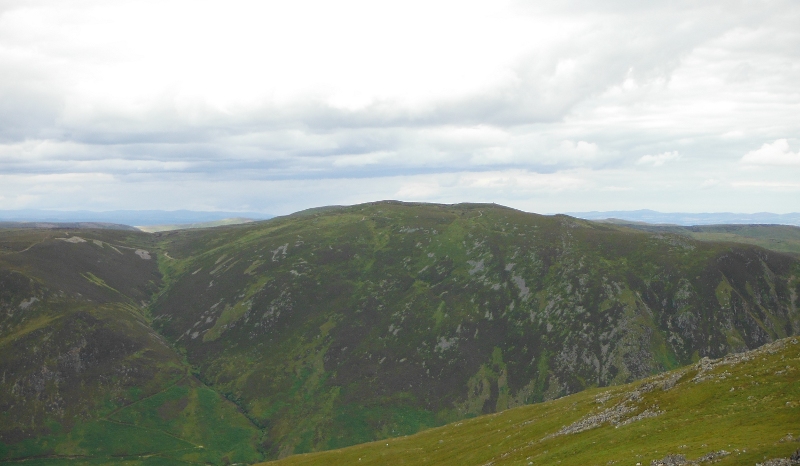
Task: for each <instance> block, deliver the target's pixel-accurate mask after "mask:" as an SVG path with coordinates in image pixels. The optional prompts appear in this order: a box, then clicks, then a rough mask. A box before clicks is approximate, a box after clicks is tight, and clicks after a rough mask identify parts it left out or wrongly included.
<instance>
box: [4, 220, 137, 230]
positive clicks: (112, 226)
mask: <svg viewBox="0 0 800 466" xmlns="http://www.w3.org/2000/svg"><path fill="white" fill-rule="evenodd" d="M0 228H46V229H56V228H60V229H63V228H72V229H100V230H136V228H134V227H132V226H130V225H120V224H118V223H104V222H3V221H0Z"/></svg>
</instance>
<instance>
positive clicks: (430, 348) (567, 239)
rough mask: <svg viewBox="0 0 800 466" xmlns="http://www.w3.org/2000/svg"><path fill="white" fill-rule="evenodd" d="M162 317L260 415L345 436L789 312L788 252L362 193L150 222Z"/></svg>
mask: <svg viewBox="0 0 800 466" xmlns="http://www.w3.org/2000/svg"><path fill="white" fill-rule="evenodd" d="M159 238H160V239H159V241H160V244H161V246H162V247H163V248H164V250H165V251H166V252H167V254H168V259H166V260H164V261H163V262H162V269H163V270H164V271H165V273H166V274H167V275H166V281H167V283H168V286H167V287H165V289H164V292H163V293H162V294H161V295H160V296H159V298H158V299H157V300H156V302H155V303H154V305H153V306H152V308H151V312H152V316H153V320H154V325H155V327H156V328H157V329H158V330H159V331H160V332H161V333H162V334H163V335H164V336H165V337H167V338H168V339H169V340H170V341H171V342H173V343H174V344H175V345H177V346H178V347H179V348H181V351H185V354H186V357H187V359H188V361H189V362H190V363H191V364H192V365H194V366H195V367H197V369H198V373H199V375H200V377H202V379H203V381H204V382H205V383H207V384H208V385H210V386H213V387H215V388H216V389H217V390H219V391H221V392H222V393H225V394H226V395H227V396H228V397H229V398H231V399H234V400H236V401H237V403H238V404H239V406H240V407H241V408H242V409H243V410H244V411H245V412H246V413H247V415H248V416H249V417H250V419H252V420H253V421H254V422H255V423H256V424H257V425H258V426H260V427H262V428H263V429H264V431H265V438H264V442H263V445H264V446H265V448H267V454H268V455H272V456H285V455H288V454H292V453H300V452H308V451H314V450H323V449H331V448H338V447H342V446H346V445H352V444H355V443H360V442H366V441H370V440H375V439H380V438H389V437H394V436H398V435H404V434H410V433H414V432H416V431H418V430H420V429H423V428H427V427H433V426H436V425H441V424H444V423H447V422H452V421H456V420H459V419H465V418H469V417H473V416H476V415H480V414H487V413H492V412H495V411H500V410H504V409H507V408H510V407H514V406H520V405H523V404H528V403H534V402H540V401H545V400H549V399H554V398H557V397H560V396H563V395H567V394H570V393H576V392H578V391H580V390H584V389H587V388H592V387H597V386H607V385H615V384H620V383H625V382H629V381H632V380H635V379H639V378H641V377H645V376H648V375H651V374H654V373H659V372H662V371H665V370H668V369H672V368H676V367H679V366H682V365H685V364H689V363H692V362H695V361H697V360H699V359H700V358H701V357H704V356H708V357H719V356H722V355H724V354H727V353H729V352H731V351H743V350H746V349H748V348H756V347H758V346H760V345H762V344H764V343H767V342H769V341H772V340H774V339H776V338H782V337H785V336H788V335H794V334H797V333H798V331H800V313H798V308H797V303H796V300H797V295H798V294H800V288H799V287H800V279H798V277H800V264H799V263H798V261H797V260H796V259H794V258H792V257H789V256H785V255H782V254H779V253H774V252H770V251H767V250H764V249H761V248H757V247H752V246H747V245H734V244H730V243H708V242H699V241H694V240H691V239H689V238H686V237H683V236H679V235H671V234H663V233H649V232H641V231H635V230H631V229H628V228H621V227H616V226H612V225H600V224H596V223H592V222H588V221H582V220H577V219H573V218H570V217H566V216H553V217H546V216H540V215H534V214H528V213H523V212H519V211H516V210H513V209H508V208H503V207H500V206H494V205H474V204H473V205H457V206H439V205H413V204H402V203H392V202H383V203H374V204H365V205H359V206H353V207H346V208H336V209H326V210H321V211H314V212H308V213H305V214H303V215H294V216H289V217H284V218H280V219H274V220H272V221H269V222H264V223H260V224H255V225H247V226H240V227H236V228H229V229H224V230H205V231H199V232H190V231H185V232H177V233H167V234H162V236H160V237H159Z"/></svg>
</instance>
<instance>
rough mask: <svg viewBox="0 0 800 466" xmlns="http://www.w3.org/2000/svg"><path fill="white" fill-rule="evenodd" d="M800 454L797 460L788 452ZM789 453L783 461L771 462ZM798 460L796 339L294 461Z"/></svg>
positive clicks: (799, 354) (291, 461) (799, 355)
mask: <svg viewBox="0 0 800 466" xmlns="http://www.w3.org/2000/svg"><path fill="white" fill-rule="evenodd" d="M792 455H794V456H795V458H798V459H797V462H796V463H790V462H789V459H790V457H792ZM780 458H783V459H784V462H777V461H774V460H776V459H780ZM767 460H773V462H772V464H774V465H779V464H780V465H787V466H788V465H789V464H800V343H798V340H797V339H796V338H790V339H783V340H780V341H777V342H775V343H770V344H767V345H765V346H763V347H762V348H760V349H758V350H755V351H751V352H748V353H741V354H735V355H730V356H727V357H725V358H722V359H718V360H708V359H703V360H701V361H700V362H698V363H697V364H694V365H692V366H689V367H687V368H684V369H679V370H675V371H671V372H667V373H664V374H661V375H658V376H655V377H650V378H647V379H645V380H643V381H640V382H636V383H632V384H628V385H624V386H620V387H614V388H611V389H592V390H587V391H584V392H581V393H578V394H575V395H571V396H567V397H564V398H560V399H558V400H554V401H549V402H546V403H541V404H536V405H530V406H524V407H520V408H515V409H510V410H508V411H504V412H502V413H498V414H493V415H487V416H481V417H478V418H474V419H469V420H465V421H461V422H458V423H455V424H450V425H447V426H444V427H439V428H436V429H431V430H427V431H425V432H422V433H419V434H416V435H412V436H409V437H402V438H396V439H391V440H385V441H379V442H373V443H368V444H363V445H358V446H354V447H349V448H345V449H341V450H333V451H327V452H322V453H311V454H305V455H296V456H292V457H290V458H287V459H285V460H282V461H278V462H276V463H268V464H270V465H272V464H275V465H276V466H278V465H280V466H284V465H285V466H290V465H297V466H300V465H316V464H319V465H337V464H341V465H352V464H358V465H362V464H363V465H368V464H403V465H423V464H443V465H446V464H454V465H481V464H482V465H503V464H515V465H516V464H521V465H526V464H527V465H554V464H559V465H563V466H568V465H576V466H583V465H610V464H620V465H623V464H624V465H634V464H642V465H648V466H649V465H669V466H677V465H684V464H699V465H705V464H712V463H713V464H718V465H720V466H722V465H756V464H759V463H761V464H764V463H767Z"/></svg>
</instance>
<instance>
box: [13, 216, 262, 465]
mask: <svg viewBox="0 0 800 466" xmlns="http://www.w3.org/2000/svg"><path fill="white" fill-rule="evenodd" d="M79 233H80V236H77V235H74V234H73V235H67V234H66V232H65V231H54V230H48V231H42V230H36V231H30V230H29V231H24V232H23V231H19V230H7V231H0V246H2V253H0V374H2V375H1V376H0V421H1V422H0V461H2V460H12V459H22V458H28V459H31V458H38V461H40V462H56V463H59V462H62V461H64V460H65V459H66V458H76V460H78V459H80V460H81V461H83V460H85V461H94V462H103V461H106V462H116V461H118V460H122V459H126V458H132V459H135V460H136V461H139V460H140V459H141V458H140V456H142V455H144V456H147V457H148V458H150V459H149V460H148V461H158V460H159V459H164V458H168V459H170V462H173V463H174V462H176V461H192V462H197V461H200V462H205V461H213V462H218V463H219V462H223V459H225V458H227V459H228V460H235V461H255V460H257V459H259V458H261V455H260V453H259V452H258V442H259V441H260V431H259V430H258V429H257V428H256V427H254V426H253V425H252V424H251V423H250V422H249V420H248V419H247V418H246V417H245V416H243V415H242V413H241V412H240V411H239V410H238V408H237V407H236V406H235V405H234V404H233V403H231V402H230V401H228V400H226V399H225V398H223V397H221V396H220V395H219V394H217V393H216V392H214V391H213V390H211V389H208V388H206V387H204V386H203V385H202V384H200V383H199V382H198V381H197V380H196V379H194V378H193V377H192V376H191V375H189V372H190V370H189V367H188V366H187V364H186V363H185V362H184V360H183V358H182V356H181V355H179V354H178V353H177V352H176V351H175V350H174V349H173V348H172V347H171V346H170V345H169V344H168V343H167V342H166V341H165V340H164V339H163V338H162V337H161V336H160V335H158V334H157V333H156V332H155V331H153V329H152V328H151V327H150V325H149V320H148V318H147V317H146V310H145V309H144V308H143V305H146V304H147V303H148V302H149V301H150V299H151V295H152V294H154V293H156V292H157V291H158V290H159V287H160V286H161V280H160V273H159V271H158V268H157V265H156V263H155V262H156V261H155V258H154V257H153V256H151V255H150V252H152V251H153V248H152V246H153V244H152V243H151V242H150V238H148V236H147V235H144V234H141V233H129V232H113V231H101V230H96V231H80V232H79ZM143 248H148V249H149V250H150V251H147V250H146V249H143ZM201 445H202V447H201Z"/></svg>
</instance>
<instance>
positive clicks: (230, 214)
mask: <svg viewBox="0 0 800 466" xmlns="http://www.w3.org/2000/svg"><path fill="white" fill-rule="evenodd" d="M373 202H380V201H373ZM403 202H405V201H403ZM413 202H414V203H417V202H419V203H425V202H420V201H413ZM432 204H443V203H432ZM453 204H459V203H453ZM495 204H498V205H502V204H499V203H495ZM351 205H358V204H351ZM323 207H329V206H327V205H321V206H314V207H309V208H308V209H314V208H323ZM505 207H511V206H505ZM303 210H307V209H300V210H298V211H296V212H301V211H303ZM519 210H522V209H519ZM523 211H525V212H529V213H533V214H539V215H560V214H561V215H569V216H572V217H577V218H582V219H586V220H609V219H617V220H623V221H634V222H644V223H650V224H674V225H682V226H690V225H711V224H750V223H752V224H779V225H791V226H800V212H788V213H775V212H763V211H762V212H752V213H746V212H662V211H657V210H653V209H636V210H607V211H585V212H531V211H526V210H523ZM296 212H290V213H287V214H279V215H275V214H268V213H264V212H255V211H223V210H190V209H176V210H156V209H141V210H134V209H117V210H107V211H95V210H87V209H81V210H55V209H0V221H4V222H20V223H24V222H30V223H35V222H52V223H74V222H85V223H115V224H120V225H129V226H151V225H167V224H191V223H203V222H210V221H218V220H226V219H231V218H247V219H252V220H268V219H270V218H274V217H277V216H281V215H291V214H293V213H296Z"/></svg>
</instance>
